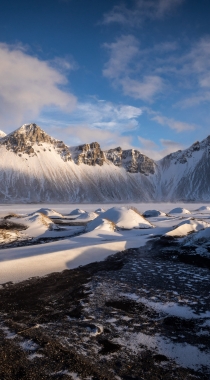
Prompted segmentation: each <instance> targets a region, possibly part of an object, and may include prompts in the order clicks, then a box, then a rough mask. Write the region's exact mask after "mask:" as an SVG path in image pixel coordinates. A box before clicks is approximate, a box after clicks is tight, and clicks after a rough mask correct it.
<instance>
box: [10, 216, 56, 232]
mask: <svg viewBox="0 0 210 380" xmlns="http://www.w3.org/2000/svg"><path fill="white" fill-rule="evenodd" d="M12 219H14V218H12ZM12 219H11V220H12ZM18 220H19V221H21V223H22V224H24V225H26V226H27V230H26V233H27V235H28V236H30V237H38V236H43V234H45V233H46V231H56V230H59V227H58V226H57V225H56V224H54V223H53V222H52V221H51V219H50V218H49V217H48V216H46V215H44V214H42V213H40V212H34V213H32V214H29V215H28V216H27V217H23V218H19V219H18Z"/></svg>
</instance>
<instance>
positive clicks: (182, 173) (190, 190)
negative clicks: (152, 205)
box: [155, 136, 210, 201]
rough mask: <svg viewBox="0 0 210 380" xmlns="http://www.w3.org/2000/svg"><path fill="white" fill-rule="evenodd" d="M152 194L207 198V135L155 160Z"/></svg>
mask: <svg viewBox="0 0 210 380" xmlns="http://www.w3.org/2000/svg"><path fill="white" fill-rule="evenodd" d="M157 164H158V174H157V180H156V181H157V182H158V179H159V180H160V186H158V183H156V185H155V187H156V195H155V198H156V199H158V200H160V201H162V200H163V201H169V200H172V201H173V200H183V201H209V200H210V175H209V174H210V136H208V137H207V138H206V139H204V140H203V141H201V142H198V141H197V142H196V143H194V144H193V145H192V146H191V147H190V148H188V149H186V150H183V151H178V152H176V153H172V154H170V155H168V156H166V157H164V158H163V159H162V160H160V161H159V162H158V163H157Z"/></svg>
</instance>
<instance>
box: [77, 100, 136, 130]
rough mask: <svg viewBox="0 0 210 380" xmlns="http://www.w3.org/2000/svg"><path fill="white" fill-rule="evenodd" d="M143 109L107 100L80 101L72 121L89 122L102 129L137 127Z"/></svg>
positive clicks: (90, 124) (91, 125)
mask: <svg viewBox="0 0 210 380" xmlns="http://www.w3.org/2000/svg"><path fill="white" fill-rule="evenodd" d="M141 114H142V110H141V108H138V107H133V106H130V105H123V104H114V103H111V102H107V101H105V100H97V99H95V100H92V101H91V102H86V103H78V105H77V107H76V109H75V111H74V112H73V113H72V115H71V119H72V122H71V123H73V122H76V123H78V124H84V123H85V124H88V125H89V126H90V127H94V128H96V127H98V128H102V129H113V128H114V129H119V130H120V131H121V132H122V131H124V130H127V129H135V128H136V127H137V126H138V121H137V119H138V117H139V116H141Z"/></svg>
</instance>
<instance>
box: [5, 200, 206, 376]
mask: <svg viewBox="0 0 210 380" xmlns="http://www.w3.org/2000/svg"><path fill="white" fill-rule="evenodd" d="M101 206H102V205H87V204H83V205H81V204H80V205H52V206H49V205H42V208H41V210H40V207H37V205H27V206H26V205H25V206H23V205H13V206H11V205H10V206H1V207H0V218H1V220H0V222H1V227H0V234H1V235H0V236H1V240H0V244H1V248H2V249H0V261H1V263H0V283H1V290H0V295H1V299H0V309H1V314H0V341H1V344H2V347H3V351H4V352H5V350H6V352H7V353H8V355H7V357H6V358H5V357H4V356H2V355H3V351H2V355H1V351H0V360H3V363H4V364H3V366H2V368H3V370H2V369H0V377H2V378H4V379H6V380H10V379H14V378H19V377H18V376H19V375H17V374H18V371H20V366H22V367H21V368H24V371H25V372H24V371H23V375H22V377H20V378H21V379H27V380H30V379H33V380H36V379H51V378H52V379H54V378H59V379H60V378H62V379H69V378H70V379H86V380H87V379H100V380H105V379H107V380H112V379H117V380H119V379H122V380H128V379H129V380H133V379H134V380H136V379H143V380H147V379H151V380H153V379H154V380H157V379H186V380H189V379H205V380H208V379H209V378H210V365H209V357H210V339H209V333H210V306H209V305H210V296H209V289H210V288H209V282H210V272H209V269H210V243H209V238H210V209H209V208H208V207H209V206H208V205H203V204H176V205H175V204H146V205H145V204H144V205H143V204H138V205H136V204H135V205H122V204H118V205H106V204H103V209H104V210H105V211H103V210H99V212H98V216H97V214H96V213H95V211H96V210H97V209H100V208H101ZM77 208H78V209H79V210H80V211H79V212H78V211H77V214H76V216H75V215H71V211H73V210H75V209H77ZM46 209H47V210H46ZM174 209H175V212H174ZM147 210H157V211H161V213H159V215H158V213H155V212H153V215H158V216H151V217H147V218H144V217H142V215H141V214H142V213H143V212H145V211H147ZM82 211H86V213H84V212H82ZM101 211H102V212H101ZM172 211H173V213H172ZM164 213H165V214H164ZM80 215H81V216H80ZM23 227H24V228H23ZM15 234H16V235H15ZM9 235H11V236H10V237H9ZM15 236H16V237H15ZM117 252H118V253H117ZM96 262H98V263H96ZM79 266H82V267H79ZM66 269H67V270H66ZM62 271H64V272H62ZM55 272H60V273H55ZM50 273H51V274H50ZM37 276H44V277H42V278H38V277H37ZM31 277H33V278H32V279H30V278H31ZM23 280H25V282H20V281H23ZM12 283H15V284H14V285H13V284H12ZM15 352H16V353H17V352H18V355H19V356H18V357H19V361H18V362H17V360H16V361H15V360H14V361H13V359H12V358H13V355H15V354H14V353H15ZM67 352H68V356H66V355H67V354H66V353H67ZM56 358H57V359H56ZM58 358H60V359H58ZM20 363H21V364H20ZM137 363H138V365H137ZM2 371H3V372H2ZM40 371H41V372H40ZM4 372H5V373H7V376H5V377H4V375H5V374H4ZM24 376H25V377H24ZM41 376H42V377H41Z"/></svg>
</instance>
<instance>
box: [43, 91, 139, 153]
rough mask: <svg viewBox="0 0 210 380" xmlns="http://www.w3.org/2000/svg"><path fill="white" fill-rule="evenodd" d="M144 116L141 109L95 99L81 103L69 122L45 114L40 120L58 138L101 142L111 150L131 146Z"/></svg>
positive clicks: (68, 142) (70, 141) (72, 140)
mask: <svg viewBox="0 0 210 380" xmlns="http://www.w3.org/2000/svg"><path fill="white" fill-rule="evenodd" d="M141 115H142V110H141V108H138V107H133V106H130V105H127V104H114V103H111V102H107V101H105V100H98V99H95V98H92V99H91V101H88V102H85V103H78V104H77V106H76V108H75V110H74V111H73V112H72V113H71V116H70V117H69V118H68V120H66V121H64V120H63V121H59V120H57V121H55V120H50V119H49V118H48V117H43V118H40V119H39V123H40V125H43V127H44V128H45V129H46V130H50V132H49V133H50V134H53V136H54V137H56V138H58V139H61V138H62V139H64V141H65V142H66V143H67V144H69V145H71V146H73V145H78V144H84V143H90V142H92V141H98V142H99V143H101V144H102V146H103V148H107V149H108V148H110V147H112V148H113V147H116V146H119V145H122V147H123V148H131V147H132V143H131V141H132V132H133V131H134V130H136V129H137V128H138V127H139V117H140V116H141ZM57 116H58V115H57ZM125 133H126V134H127V133H130V136H125V135H124V134H125ZM61 135H62V137H61ZM63 136H65V137H63Z"/></svg>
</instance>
